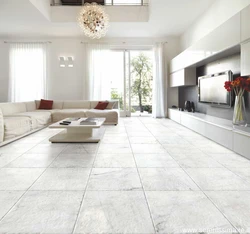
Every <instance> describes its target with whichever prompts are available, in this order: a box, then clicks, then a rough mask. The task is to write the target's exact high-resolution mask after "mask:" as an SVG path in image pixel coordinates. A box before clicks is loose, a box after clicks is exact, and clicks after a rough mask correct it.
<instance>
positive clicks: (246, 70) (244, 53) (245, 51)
mask: <svg viewBox="0 0 250 234" xmlns="http://www.w3.org/2000/svg"><path fill="white" fill-rule="evenodd" d="M240 56H241V75H242V76H249V75H250V41H247V42H244V43H242V44H241V55H240Z"/></svg>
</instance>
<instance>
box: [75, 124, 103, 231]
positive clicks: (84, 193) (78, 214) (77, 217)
mask: <svg viewBox="0 0 250 234" xmlns="http://www.w3.org/2000/svg"><path fill="white" fill-rule="evenodd" d="M103 128H104V130H103V133H102V137H101V140H102V138H103V137H104V135H105V132H106V128H105V126H103ZM97 144H98V146H97V149H96V152H95V157H94V160H93V163H92V167H91V169H90V172H89V177H88V179H87V182H86V187H85V190H83V191H84V192H83V196H82V200H81V203H80V206H79V210H78V213H77V216H76V220H75V223H74V226H73V229H72V232H71V234H73V233H75V230H76V224H77V222H78V219H79V216H80V212H81V209H82V206H83V200H84V198H85V195H86V193H87V188H88V184H89V180H90V177H91V174H92V171H93V169H94V164H95V160H96V157H97V153H98V150H99V147H100V141H99V142H98V143H97Z"/></svg>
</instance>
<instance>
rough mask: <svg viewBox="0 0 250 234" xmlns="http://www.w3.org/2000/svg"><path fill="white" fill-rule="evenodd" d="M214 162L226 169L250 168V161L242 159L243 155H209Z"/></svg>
mask: <svg viewBox="0 0 250 234" xmlns="http://www.w3.org/2000/svg"><path fill="white" fill-rule="evenodd" d="M208 155H209V156H211V157H212V158H213V159H214V160H216V161H218V162H219V163H220V164H222V165H223V166H225V167H228V168H230V167H248V168H250V160H249V159H246V158H244V157H242V156H241V155H238V154H235V153H230V154H224V153H223V154H211V153H210V154H208Z"/></svg>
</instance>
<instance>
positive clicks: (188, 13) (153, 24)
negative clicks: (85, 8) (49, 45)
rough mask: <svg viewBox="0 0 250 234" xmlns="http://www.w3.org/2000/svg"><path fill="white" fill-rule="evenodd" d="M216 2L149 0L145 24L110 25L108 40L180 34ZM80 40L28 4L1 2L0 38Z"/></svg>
mask: <svg viewBox="0 0 250 234" xmlns="http://www.w3.org/2000/svg"><path fill="white" fill-rule="evenodd" d="M215 1H216V0H202V1H201V0H151V2H150V8H149V11H150V17H149V21H148V22H111V23H110V28H109V31H108V33H107V37H123V38H124V37H167V36H177V35H180V34H182V33H183V32H184V31H186V30H187V29H188V27H189V26H190V25H191V24H192V23H194V22H195V20H196V19H197V18H198V17H199V16H200V15H202V13H204V12H205V11H206V9H207V8H208V7H209V6H211V5H212V4H213V3H214V2H215ZM13 36H15V37H30V36H32V37H37V36H39V37H59V36H65V37H77V36H83V34H82V32H81V30H80V28H79V27H78V25H77V23H76V22H75V23H74V22H71V23H55V22H51V21H50V20H48V19H47V18H46V17H45V16H44V15H43V14H41V12H40V11H39V10H38V9H37V8H36V7H34V5H32V4H31V3H30V1H29V0H0V37H13Z"/></svg>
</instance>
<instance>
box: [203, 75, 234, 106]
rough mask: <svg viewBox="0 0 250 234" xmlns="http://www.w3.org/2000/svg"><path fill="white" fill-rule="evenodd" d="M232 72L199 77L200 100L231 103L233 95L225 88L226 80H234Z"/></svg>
mask: <svg viewBox="0 0 250 234" xmlns="http://www.w3.org/2000/svg"><path fill="white" fill-rule="evenodd" d="M232 75H233V74H232V72H231V71H226V72H223V73H218V74H213V75H208V76H202V77H199V94H198V96H199V102H204V103H212V104H217V105H228V106H230V105H231V95H230V93H229V92H227V90H226V89H225V88H224V84H225V81H231V80H232Z"/></svg>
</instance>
